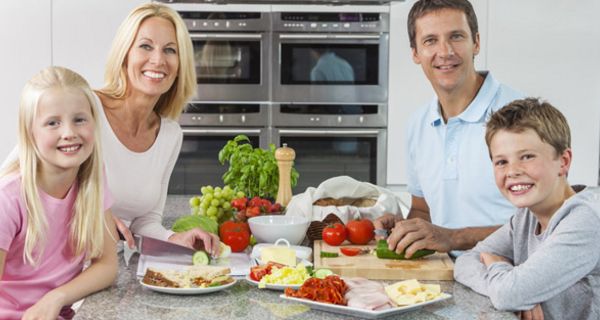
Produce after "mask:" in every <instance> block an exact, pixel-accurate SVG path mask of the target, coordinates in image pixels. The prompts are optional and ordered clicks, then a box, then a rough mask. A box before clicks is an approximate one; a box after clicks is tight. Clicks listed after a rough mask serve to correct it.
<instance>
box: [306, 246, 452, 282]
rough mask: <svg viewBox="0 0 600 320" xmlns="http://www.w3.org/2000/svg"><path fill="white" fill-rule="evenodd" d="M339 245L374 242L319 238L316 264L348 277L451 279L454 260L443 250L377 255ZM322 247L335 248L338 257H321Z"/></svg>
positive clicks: (370, 247)
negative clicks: (400, 256)
mask: <svg viewBox="0 0 600 320" xmlns="http://www.w3.org/2000/svg"><path fill="white" fill-rule="evenodd" d="M340 247H357V248H363V249H373V248H375V242H374V241H373V242H371V243H369V244H368V245H362V246H361V245H352V244H349V243H348V242H345V243H344V244H343V245H342V246H339V247H335V246H330V245H328V244H327V243H325V242H323V241H322V240H316V241H315V242H314V265H315V268H328V269H331V271H333V272H334V273H336V274H339V275H341V276H348V277H364V278H367V279H375V280H404V279H417V280H454V277H453V274H454V263H453V262H452V260H451V259H450V257H449V256H448V254H446V253H435V254H433V255H430V256H427V257H424V258H421V259H417V260H390V259H379V258H377V256H376V255H374V254H370V253H367V254H360V255H357V256H354V257H348V256H345V255H344V254H343V253H341V252H340ZM321 251H326V252H337V253H339V257H336V258H321V255H320V253H321Z"/></svg>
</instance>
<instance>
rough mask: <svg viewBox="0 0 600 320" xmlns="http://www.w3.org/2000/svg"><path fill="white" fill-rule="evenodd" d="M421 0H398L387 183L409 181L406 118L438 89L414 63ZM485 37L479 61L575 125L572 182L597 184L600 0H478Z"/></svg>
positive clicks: (394, 11) (392, 36)
mask: <svg viewBox="0 0 600 320" xmlns="http://www.w3.org/2000/svg"><path fill="white" fill-rule="evenodd" d="M413 2H414V1H407V2H402V3H393V4H392V7H391V16H392V27H391V30H390V88H389V92H390V95H389V97H390V103H389V128H388V167H387V169H388V170H387V172H388V174H387V183H388V184H392V185H402V184H406V182H407V181H406V179H407V177H406V173H405V171H406V170H405V158H404V155H403V137H404V128H405V126H406V119H407V117H408V116H410V115H411V114H412V113H413V112H414V111H415V110H416V109H417V108H419V107H420V106H423V105H424V104H426V103H427V102H429V101H430V99H431V97H432V95H433V90H432V89H431V87H430V85H429V82H428V81H427V79H426V78H425V76H424V75H423V74H422V72H421V70H420V67H419V66H416V65H414V64H413V62H412V59H411V55H410V54H411V53H410V48H409V45H408V35H407V34H406V19H407V16H408V11H409V10H410V7H411V6H412V3H413ZM471 2H472V3H473V4H474V7H475V11H476V12H477V17H478V19H479V28H480V34H481V40H482V48H481V49H482V50H481V52H480V54H479V56H478V57H477V58H476V60H475V61H476V67H477V69H480V70H481V69H483V70H490V71H491V72H493V74H494V76H495V77H496V78H497V79H498V80H499V81H501V82H503V83H505V84H507V85H509V86H511V87H513V88H515V89H517V90H519V91H521V92H523V93H525V94H526V95H529V96H534V97H542V98H544V99H546V100H548V101H549V102H551V103H552V104H553V105H555V106H556V107H557V108H559V109H560V110H561V111H562V112H563V113H564V114H565V116H566V117H567V120H568V121H569V124H570V126H571V133H572V138H573V139H572V146H573V154H574V157H573V164H572V167H571V172H570V173H569V181H570V182H571V183H572V184H576V183H580V184H587V185H594V186H595V185H598V173H599V160H600V150H599V149H600V93H599V92H600V91H599V90H598V89H600V72H599V71H600V59H599V58H598V57H600V41H598V39H600V20H599V19H597V17H596V14H597V12H600V2H598V1H597V0H581V1H578V2H577V4H576V5H575V4H573V2H572V1H567V0H530V1H520V0H504V1H488V0H485V1H484V0H476V1H471Z"/></svg>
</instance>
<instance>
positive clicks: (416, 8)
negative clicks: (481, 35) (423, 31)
mask: <svg viewBox="0 0 600 320" xmlns="http://www.w3.org/2000/svg"><path fill="white" fill-rule="evenodd" d="M442 9H456V10H460V11H462V12H464V14H465V16H466V17H467V23H468V24H469V29H471V37H472V38H473V42H475V41H477V33H478V32H479V27H478V25H477V15H475V10H473V6H472V5H471V3H470V2H469V1H467V0H419V1H417V2H415V4H414V5H413V6H412V8H411V9H410V12H409V13H408V23H407V26H408V38H409V39H410V47H411V48H413V49H416V48H417V42H416V39H415V38H416V36H417V29H416V25H415V24H416V21H417V19H419V18H421V17H422V16H424V15H426V14H428V13H430V12H434V11H438V10H442Z"/></svg>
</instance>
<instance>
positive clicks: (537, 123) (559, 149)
mask: <svg viewBox="0 0 600 320" xmlns="http://www.w3.org/2000/svg"><path fill="white" fill-rule="evenodd" d="M527 129H531V130H533V131H535V132H536V133H537V135H538V136H539V137H540V139H541V140H542V141H543V142H545V143H548V144H549V145H551V146H552V147H553V148H554V150H555V151H556V154H557V156H558V155H560V154H562V153H563V152H564V151H565V150H567V149H568V148H570V147H571V133H570V130H569V124H568V123H567V119H565V116H564V115H563V114H562V113H561V112H560V111H558V109H556V108H555V107H554V106H552V105H551V104H550V103H548V102H546V101H541V100H540V99H537V98H526V99H522V100H515V101H513V102H511V103H509V104H507V105H505V106H504V107H502V108H501V109H500V110H498V111H496V112H494V113H493V114H492V115H491V117H490V119H489V120H488V122H487V124H486V130H485V142H486V143H487V145H488V148H489V146H490V143H491V141H492V138H493V137H494V135H495V134H496V133H498V131H500V130H508V131H510V132H515V133H520V132H523V131H525V130H527Z"/></svg>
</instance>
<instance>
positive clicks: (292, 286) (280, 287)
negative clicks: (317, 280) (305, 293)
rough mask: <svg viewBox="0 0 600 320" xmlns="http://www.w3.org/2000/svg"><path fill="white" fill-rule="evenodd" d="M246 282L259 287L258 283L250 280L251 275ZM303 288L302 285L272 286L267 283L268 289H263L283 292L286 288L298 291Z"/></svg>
mask: <svg viewBox="0 0 600 320" xmlns="http://www.w3.org/2000/svg"><path fill="white" fill-rule="evenodd" d="M246 281H248V283H250V284H251V285H254V286H257V287H258V281H255V280H252V279H251V278H250V275H247V276H246ZM301 286H302V284H271V283H267V287H266V288H263V289H270V290H280V291H283V290H285V288H292V289H298V288H300V287H301Z"/></svg>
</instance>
